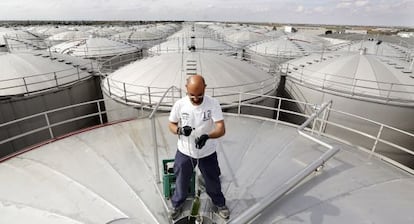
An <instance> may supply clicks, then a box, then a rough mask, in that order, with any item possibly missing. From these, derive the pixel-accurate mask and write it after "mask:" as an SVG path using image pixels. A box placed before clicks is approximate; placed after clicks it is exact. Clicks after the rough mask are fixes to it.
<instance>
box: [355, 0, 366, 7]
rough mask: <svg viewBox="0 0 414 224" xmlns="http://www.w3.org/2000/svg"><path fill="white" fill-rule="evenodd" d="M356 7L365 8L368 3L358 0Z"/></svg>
mask: <svg viewBox="0 0 414 224" xmlns="http://www.w3.org/2000/svg"><path fill="white" fill-rule="evenodd" d="M354 4H355V6H357V7H362V6H365V5H367V4H368V1H366V0H358V1H355V3H354Z"/></svg>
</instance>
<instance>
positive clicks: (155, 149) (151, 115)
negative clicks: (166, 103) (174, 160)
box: [148, 86, 178, 183]
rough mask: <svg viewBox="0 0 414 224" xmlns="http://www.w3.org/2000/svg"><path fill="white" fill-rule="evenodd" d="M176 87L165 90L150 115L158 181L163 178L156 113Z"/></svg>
mask: <svg viewBox="0 0 414 224" xmlns="http://www.w3.org/2000/svg"><path fill="white" fill-rule="evenodd" d="M174 89H178V88H177V87H175V86H171V87H170V88H168V89H167V90H166V91H165V92H164V94H163V95H162V97H161V98H160V100H159V101H158V102H157V104H156V105H155V107H154V109H153V110H152V112H151V114H150V115H149V116H148V118H149V120H150V121H151V131H152V139H153V144H154V165H155V179H156V181H157V183H160V182H161V178H160V168H159V164H158V160H159V158H158V142H157V128H156V126H155V114H156V112H157V110H158V108H159V107H160V105H161V102H162V101H163V100H164V98H165V97H166V96H167V94H168V92H169V91H174Z"/></svg>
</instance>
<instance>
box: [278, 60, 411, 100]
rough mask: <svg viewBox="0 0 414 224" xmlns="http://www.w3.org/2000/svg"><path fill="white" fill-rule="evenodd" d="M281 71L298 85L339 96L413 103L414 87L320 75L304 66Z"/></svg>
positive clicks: (282, 67)
mask: <svg viewBox="0 0 414 224" xmlns="http://www.w3.org/2000/svg"><path fill="white" fill-rule="evenodd" d="M279 71H280V72H281V73H284V74H286V75H287V77H288V78H289V79H290V80H291V81H293V82H295V83H298V84H301V85H306V86H307V87H316V88H318V89H321V90H325V91H332V92H335V93H338V94H343V95H348V96H353V97H354V96H355V97H358V96H360V97H364V98H368V99H372V100H377V101H382V102H386V103H413V102H414V85H410V84H400V83H390V82H380V81H375V80H368V79H358V78H355V77H354V78H351V77H347V76H341V75H337V74H328V73H319V72H315V71H312V70H309V69H305V68H304V66H300V65H293V64H290V63H287V64H285V65H281V66H280V67H279Z"/></svg>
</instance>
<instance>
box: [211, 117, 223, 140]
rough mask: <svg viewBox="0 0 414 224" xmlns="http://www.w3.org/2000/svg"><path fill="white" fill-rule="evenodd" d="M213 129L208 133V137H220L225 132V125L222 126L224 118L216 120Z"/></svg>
mask: <svg viewBox="0 0 414 224" xmlns="http://www.w3.org/2000/svg"><path fill="white" fill-rule="evenodd" d="M214 124H215V126H214V129H213V131H211V132H210V133H208V137H209V138H220V137H221V136H223V135H224V134H225V133H226V127H225V126H224V120H220V121H216V122H215V123H214Z"/></svg>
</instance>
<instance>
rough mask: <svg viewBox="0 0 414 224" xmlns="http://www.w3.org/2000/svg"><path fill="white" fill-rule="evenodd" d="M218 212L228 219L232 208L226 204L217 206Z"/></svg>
mask: <svg viewBox="0 0 414 224" xmlns="http://www.w3.org/2000/svg"><path fill="white" fill-rule="evenodd" d="M217 214H218V215H219V216H220V217H221V218H223V219H228V218H229V217H230V210H229V208H227V206H225V205H224V206H221V207H219V206H217Z"/></svg>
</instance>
